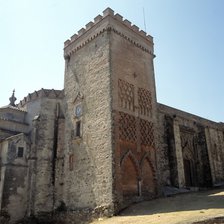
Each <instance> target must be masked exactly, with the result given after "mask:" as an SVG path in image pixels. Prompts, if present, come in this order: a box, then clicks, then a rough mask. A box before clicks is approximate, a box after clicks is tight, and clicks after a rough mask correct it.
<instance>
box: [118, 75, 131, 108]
mask: <svg viewBox="0 0 224 224" xmlns="http://www.w3.org/2000/svg"><path fill="white" fill-rule="evenodd" d="M118 96H119V106H120V107H122V108H124V109H128V110H131V111H134V85H132V84H130V83H128V82H126V81H124V80H122V79H119V80H118Z"/></svg>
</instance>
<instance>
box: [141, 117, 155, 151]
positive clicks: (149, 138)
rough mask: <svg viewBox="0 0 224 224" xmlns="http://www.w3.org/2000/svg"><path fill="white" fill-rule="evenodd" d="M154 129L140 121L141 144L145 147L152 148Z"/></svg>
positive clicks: (149, 124) (146, 122)
mask: <svg viewBox="0 0 224 224" xmlns="http://www.w3.org/2000/svg"><path fill="white" fill-rule="evenodd" d="M153 132H154V128H153V123H152V122H149V121H146V120H143V119H140V133H141V144H142V145H145V146H152V147H153V148H154V146H155V142H154V134H153Z"/></svg>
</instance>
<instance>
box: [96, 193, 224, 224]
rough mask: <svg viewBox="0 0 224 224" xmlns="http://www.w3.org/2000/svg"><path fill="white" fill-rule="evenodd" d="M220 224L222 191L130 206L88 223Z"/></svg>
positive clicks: (223, 211) (222, 219)
mask: <svg viewBox="0 0 224 224" xmlns="http://www.w3.org/2000/svg"><path fill="white" fill-rule="evenodd" d="M192 223H195V224H215V223H217V224H220V223H223V224H224V189H215V190H209V191H203V192H194V193H185V194H180V195H175V196H172V197H167V198H160V199H156V200H152V201H144V202H141V203H137V204H133V205H131V206H130V207H128V208H127V209H125V210H123V211H122V212H121V213H120V214H119V215H118V216H115V217H112V218H105V219H104V218H101V219H99V220H96V221H95V222H92V224H192Z"/></svg>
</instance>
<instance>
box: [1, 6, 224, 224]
mask: <svg viewBox="0 0 224 224" xmlns="http://www.w3.org/2000/svg"><path fill="white" fill-rule="evenodd" d="M154 57H155V55H154V49H153V38H152V37H151V36H150V35H147V34H146V33H145V32H143V31H139V29H138V27H137V26H135V25H132V24H131V22H129V21H128V20H123V17H122V16H120V15H119V14H115V15H114V12H113V10H111V9H109V8H108V9H106V10H105V11H104V13H103V16H101V15H98V16H97V17H95V19H94V22H90V23H88V24H87V25H86V27H85V28H82V29H80V30H79V31H78V34H74V35H73V36H72V37H71V40H68V41H66V42H65V46H64V58H65V74H64V77H65V78H64V90H61V91H60V90H54V89H51V90H47V89H41V90H39V91H34V92H33V93H31V94H28V96H27V97H25V98H24V99H23V100H22V101H20V103H19V104H18V105H17V106H16V105H15V104H14V102H10V103H13V105H14V106H12V105H8V106H6V107H2V108H0V222H1V223H15V222H16V221H18V223H69V224H70V223H86V222H88V221H89V220H91V219H92V218H96V217H100V216H111V215H113V214H115V213H116V212H118V211H119V210H120V209H122V208H123V207H125V206H128V205H129V204H130V203H132V202H136V201H140V200H145V199H147V200H148V199H152V198H154V197H157V196H161V195H162V194H163V189H164V187H165V188H166V189H173V187H176V188H178V189H179V190H178V191H180V192H183V191H186V189H187V190H192V189H194V190H195V189H200V188H207V187H211V186H217V185H220V184H222V183H223V182H224V148H223V147H224V125H223V123H216V122H212V121H208V120H206V119H204V118H200V117H198V116H195V115H192V114H189V113H186V112H183V111H180V110H177V109H174V108H171V107H168V106H165V105H162V104H159V103H158V102H157V100H156V87H155V75H154V66H153V58H154ZM14 100H15V99H14ZM180 188H184V189H180Z"/></svg>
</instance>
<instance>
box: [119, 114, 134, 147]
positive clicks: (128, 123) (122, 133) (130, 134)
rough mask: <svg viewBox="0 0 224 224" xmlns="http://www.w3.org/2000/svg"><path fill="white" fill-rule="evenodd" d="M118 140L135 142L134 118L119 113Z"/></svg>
mask: <svg viewBox="0 0 224 224" xmlns="http://www.w3.org/2000/svg"><path fill="white" fill-rule="evenodd" d="M119 139H121V140H125V141H129V142H133V143H134V142H136V140H137V133H136V119H135V117H134V116H132V115H129V114H126V113H123V112H119Z"/></svg>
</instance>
